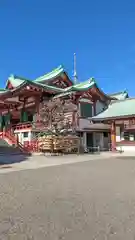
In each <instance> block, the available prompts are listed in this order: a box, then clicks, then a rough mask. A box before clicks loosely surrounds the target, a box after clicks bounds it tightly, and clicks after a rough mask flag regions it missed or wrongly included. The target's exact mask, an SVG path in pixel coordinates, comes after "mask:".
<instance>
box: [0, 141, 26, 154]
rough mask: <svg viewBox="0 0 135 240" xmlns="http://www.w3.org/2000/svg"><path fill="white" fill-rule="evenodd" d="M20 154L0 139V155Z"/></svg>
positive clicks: (16, 149) (20, 152) (19, 151)
mask: <svg viewBox="0 0 135 240" xmlns="http://www.w3.org/2000/svg"><path fill="white" fill-rule="evenodd" d="M17 154H22V151H21V150H20V149H19V148H18V147H16V146H12V145H9V143H8V142H7V141H5V140H4V139H0V155H17Z"/></svg>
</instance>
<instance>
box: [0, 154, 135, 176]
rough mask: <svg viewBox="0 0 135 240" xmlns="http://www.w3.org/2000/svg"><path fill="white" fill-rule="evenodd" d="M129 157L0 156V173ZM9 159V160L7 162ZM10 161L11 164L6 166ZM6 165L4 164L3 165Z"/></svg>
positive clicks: (118, 155) (119, 155)
mask: <svg viewBox="0 0 135 240" xmlns="http://www.w3.org/2000/svg"><path fill="white" fill-rule="evenodd" d="M123 156H124V157H129V156H132V157H133V156H135V154H134V152H130V153H112V152H102V153H100V154H83V155H75V154H70V155H64V156H43V155H39V154H37V155H35V154H34V155H32V156H29V157H28V156H27V157H26V156H25V157H24V159H23V156H6V155H5V156H0V162H1V163H3V164H1V165H0V173H7V172H11V171H20V170H25V169H38V168H43V167H51V166H57V165H63V164H72V163H79V162H86V161H93V160H103V159H108V160H109V159H112V158H118V157H120V158H121V157H123ZM9 159H10V160H9ZM9 161H11V162H12V164H8V162H9ZM5 163H6V164H5Z"/></svg>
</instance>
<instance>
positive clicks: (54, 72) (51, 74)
mask: <svg viewBox="0 0 135 240" xmlns="http://www.w3.org/2000/svg"><path fill="white" fill-rule="evenodd" d="M62 72H64V67H63V66H62V65H59V66H58V67H57V68H55V69H53V70H52V71H51V72H49V73H46V74H44V75H43V76H40V77H38V78H36V79H35V80H34V81H37V82H40V81H44V80H49V79H51V78H53V77H55V76H57V75H59V74H60V73H62Z"/></svg>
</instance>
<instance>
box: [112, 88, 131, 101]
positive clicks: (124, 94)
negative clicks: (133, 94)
mask: <svg viewBox="0 0 135 240" xmlns="http://www.w3.org/2000/svg"><path fill="white" fill-rule="evenodd" d="M109 96H110V97H115V98H116V99H118V100H124V99H126V98H128V92H127V91H126V90H124V91H121V92H117V93H112V94H109Z"/></svg>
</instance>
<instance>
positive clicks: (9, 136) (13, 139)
mask: <svg viewBox="0 0 135 240" xmlns="http://www.w3.org/2000/svg"><path fill="white" fill-rule="evenodd" d="M4 137H6V138H7V139H9V140H10V141H11V143H12V144H14V145H16V146H17V147H18V148H19V149H20V151H21V152H23V153H26V152H27V149H25V147H24V146H23V144H22V143H20V142H19V141H18V138H17V137H16V136H15V135H14V134H12V133H11V131H9V130H8V131H4V132H3V138H4Z"/></svg>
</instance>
